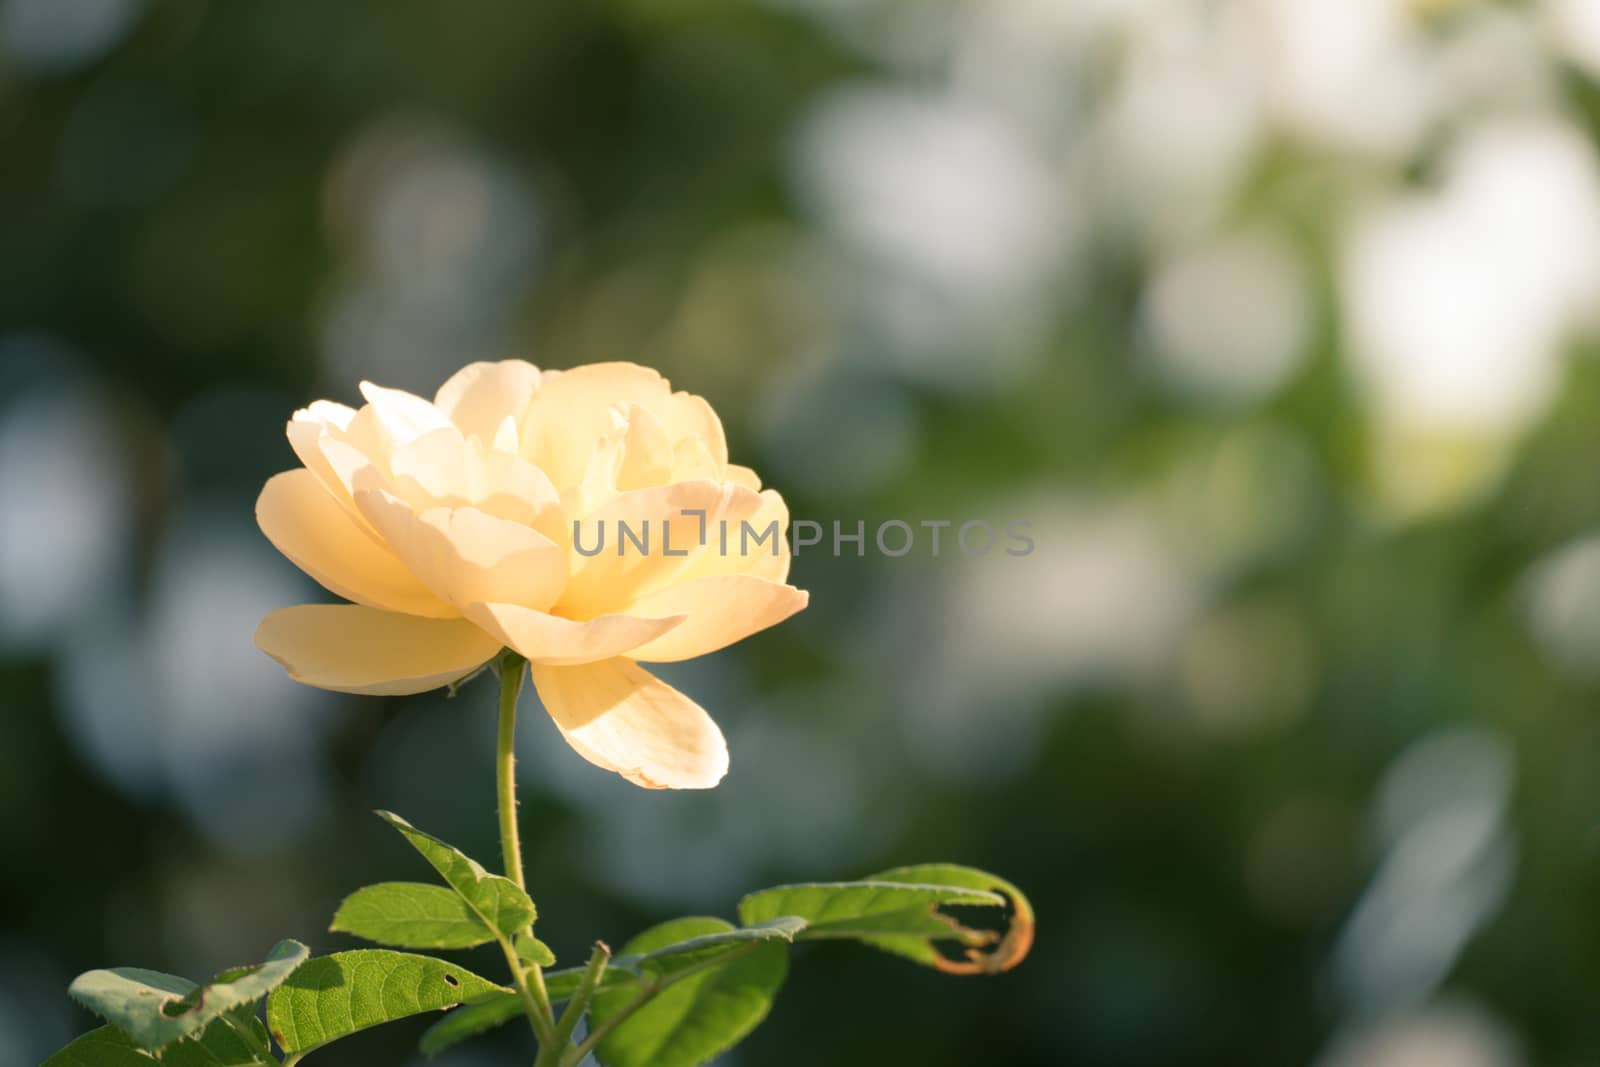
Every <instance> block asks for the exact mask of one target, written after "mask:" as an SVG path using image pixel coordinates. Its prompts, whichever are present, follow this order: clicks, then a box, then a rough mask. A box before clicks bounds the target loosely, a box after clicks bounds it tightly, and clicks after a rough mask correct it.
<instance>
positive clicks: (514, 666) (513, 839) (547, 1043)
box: [494, 649, 566, 1058]
mask: <svg viewBox="0 0 1600 1067" xmlns="http://www.w3.org/2000/svg"><path fill="white" fill-rule="evenodd" d="M494 667H495V675H496V677H497V678H498V679H499V681H500V728H499V732H498V734H497V737H496V743H495V761H494V769H495V785H496V787H497V791H498V794H497V795H498V804H497V807H498V808H499V813H500V853H501V856H502V857H503V859H504V861H505V868H506V877H507V878H509V879H511V880H512V881H513V882H515V883H516V884H517V888H519V889H523V890H526V889H527V883H526V881H525V879H524V877H523V873H522V842H521V840H520V839H519V838H518V836H517V771H516V764H517V757H516V737H517V697H518V696H519V695H520V694H521V692H522V675H523V672H524V671H525V670H526V668H527V661H526V660H524V659H523V658H522V657H521V656H519V655H517V654H516V653H515V652H512V651H510V650H509V649H508V650H506V651H505V652H502V653H501V654H500V656H499V657H498V658H497V659H496V660H495V662H494ZM500 948H501V949H502V951H504V952H505V956H506V963H507V964H508V965H509V966H510V968H511V977H512V980H513V981H514V982H515V983H516V987H517V995H518V996H519V997H520V998H521V999H522V1007H523V1010H524V1011H525V1012H526V1013H527V1016H528V1025H529V1026H531V1027H532V1028H533V1033H534V1036H535V1037H537V1038H538V1039H539V1045H540V1048H541V1049H545V1048H549V1047H551V1046H552V1045H557V1043H556V1042H555V1041H554V1040H553V1031H554V1029H555V1017H554V1015H553V1013H552V1012H551V1010H550V995H549V993H548V992H546V990H545V986H544V972H543V971H542V970H541V969H540V968H539V965H538V964H536V963H530V964H527V965H526V966H524V965H523V963H522V961H521V960H520V959H518V957H517V953H516V949H515V948H513V947H512V945H511V943H510V942H509V941H505V940H503V939H502V940H501V942H500ZM565 1043H566V1041H565V1039H563V1040H562V1041H561V1042H560V1045H564V1044H565ZM557 1047H559V1045H557ZM541 1058H542V1057H541Z"/></svg>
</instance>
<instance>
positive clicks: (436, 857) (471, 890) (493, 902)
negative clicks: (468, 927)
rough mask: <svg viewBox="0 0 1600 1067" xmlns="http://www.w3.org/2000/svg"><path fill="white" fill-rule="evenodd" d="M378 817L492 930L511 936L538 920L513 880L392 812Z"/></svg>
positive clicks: (380, 813)
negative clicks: (392, 828) (398, 833)
mask: <svg viewBox="0 0 1600 1067" xmlns="http://www.w3.org/2000/svg"><path fill="white" fill-rule="evenodd" d="M378 816H379V817H380V818H382V819H383V820H384V821H386V822H388V824H389V825H390V826H393V827H394V828H395V829H396V830H399V831H400V833H401V834H403V835H404V836H405V839H406V840H407V841H409V842H411V847H413V848H415V849H416V850H417V851H418V852H420V853H422V858H423V859H425V860H427V861H428V862H429V863H431V864H432V865H433V869H434V870H436V871H438V872H439V875H440V877H442V878H443V879H444V880H445V884H446V885H448V886H449V887H450V888H451V889H454V890H455V891H456V892H457V893H459V894H461V899H462V900H464V901H466V902H467V906H468V907H470V908H471V909H472V911H473V913H474V914H475V915H477V917H478V918H479V919H480V920H482V921H483V923H484V925H486V926H487V927H489V929H491V930H494V931H496V932H498V933H500V934H502V935H504V936H506V937H510V936H512V935H513V934H515V933H517V932H518V931H520V930H524V929H526V928H527V927H529V926H531V925H532V924H533V920H534V919H535V918H537V917H538V915H537V912H536V911H535V910H534V906H533V901H532V899H530V898H529V896H528V894H527V893H524V892H523V891H522V890H521V889H520V888H518V887H517V884H516V883H515V882H513V881H512V880H511V879H509V878H504V877H501V876H500V875H498V874H490V873H489V872H488V871H486V870H484V869H483V867H482V866H481V865H479V864H478V863H477V862H476V861H475V860H471V859H468V858H467V857H466V856H465V855H463V854H462V853H461V852H459V851H457V850H456V849H454V848H452V847H451V846H449V845H447V844H445V843H444V842H443V841H440V840H439V839H438V838H437V837H434V836H433V835H431V834H426V833H423V832H422V831H421V830H418V829H417V828H416V827H415V826H412V825H411V824H410V823H408V822H406V821H405V820H404V819H402V818H401V817H400V816H398V815H395V814H394V813H392V812H387V811H380V812H378Z"/></svg>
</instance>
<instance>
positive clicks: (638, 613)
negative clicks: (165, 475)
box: [256, 360, 807, 789]
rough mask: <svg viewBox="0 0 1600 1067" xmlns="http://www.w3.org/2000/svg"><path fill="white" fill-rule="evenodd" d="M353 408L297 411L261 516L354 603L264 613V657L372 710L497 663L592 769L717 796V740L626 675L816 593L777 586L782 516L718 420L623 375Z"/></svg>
mask: <svg viewBox="0 0 1600 1067" xmlns="http://www.w3.org/2000/svg"><path fill="white" fill-rule="evenodd" d="M361 392H362V395H363V396H364V397H365V398H366V400H367V403H366V405H365V406H363V407H362V408H361V409H360V410H352V409H350V408H348V407H345V406H343V405H341V404H334V403H329V402H327V401H322V400H319V401H317V402H316V403H314V404H312V405H311V406H310V407H308V408H306V409H304V410H302V411H297V412H295V415H294V418H293V420H292V421H291V422H290V423H289V442H290V444H291V445H293V447H294V451H295V454H296V455H298V456H299V457H300V460H301V462H302V463H304V464H305V467H304V468H303V469H300V470H292V471H288V472H286V473H283V474H279V475H277V476H275V477H273V478H272V479H271V480H270V481H268V482H267V484H266V487H265V488H263V489H262V491H261V497H260V499H259V500H258V501H257V504H256V518H257V521H258V522H259V523H260V524H261V530H262V532H263V533H265V534H266V535H267V537H268V539H269V540H271V541H272V543H273V544H274V545H275V546H277V548H278V550H279V551H280V552H282V553H283V554H284V555H285V556H287V557H289V559H290V560H292V561H293V562H294V563H295V565H296V566H298V567H299V568H300V569H301V570H303V571H305V572H306V573H307V574H309V575H310V576H311V577H312V578H315V579H316V580H317V581H318V582H319V583H321V584H322V585H323V586H324V587H326V588H327V589H328V590H329V591H330V592H332V593H335V594H337V595H338V596H341V597H344V598H345V599H347V600H350V601H353V602H354V603H351V604H308V605H302V606H299V607H291V608H284V609H282V610H279V611H275V612H273V613H272V614H270V615H268V616H267V617H266V618H265V619H264V620H263V621H262V623H261V626H260V628H259V629H258V630H257V631H256V644H257V645H258V646H259V647H260V648H261V649H262V650H263V651H264V652H266V653H267V654H268V655H270V656H272V657H273V658H274V659H276V660H277V661H278V662H279V663H281V664H283V666H284V667H285V668H286V669H287V670H288V672H289V675H290V677H292V678H294V679H295V680H296V681H299V682H304V683H306V684H307V685H314V686H319V687H321V688H323V689H336V690H340V691H342V692H348V693H376V694H397V693H418V692H422V691H424V690H428V689H434V688H437V687H439V686H442V685H446V684H448V683H450V682H453V681H455V680H456V679H458V678H460V677H462V676H463V675H465V674H468V673H470V672H471V671H473V670H475V669H476V668H477V667H479V666H481V665H482V664H484V663H486V662H487V661H488V660H490V659H492V658H493V657H494V656H495V655H496V654H498V653H499V651H500V649H501V648H502V647H509V648H512V649H514V650H516V651H517V652H519V653H521V654H522V655H523V656H525V657H526V658H527V659H528V661H529V664H530V671H531V674H532V678H533V683H534V686H535V687H536V688H537V690H538V692H539V697H540V700H541V701H542V702H543V704H544V706H545V708H546V709H547V710H548V711H549V712H550V716H551V717H552V718H553V719H554V720H555V722H556V725H557V726H558V727H560V729H561V733H562V735H563V736H564V737H566V739H567V742H568V743H569V744H571V745H572V747H573V748H574V749H576V750H577V751H578V754H579V755H581V756H583V757H584V758H585V759H587V760H589V761H590V762H592V763H595V764H597V765H599V766H601V767H605V768H607V769H609V770H613V771H616V772H617V773H618V774H621V775H622V776H623V777H625V778H627V779H628V780H629V781H632V782H636V783H638V784H639V785H643V786H648V787H651V788H671V789H692V788H704V787H708V786H712V785H715V784H716V783H717V782H718V781H719V780H721V778H722V776H723V775H724V774H725V773H726V772H727V769H728V750H727V745H726V743H725V742H724V741H723V738H722V733H721V731H719V730H718V729H717V725H716V723H715V722H713V721H712V720H711V717H710V716H709V715H707V714H706V713H705V711H704V710H703V709H702V708H701V707H700V706H699V705H697V704H695V703H694V702H693V701H692V700H690V699H689V698H688V697H686V696H684V695H683V694H682V693H679V692H678V691H677V690H675V689H673V688H672V687H671V686H668V685H667V684H665V683H664V682H661V681H660V680H658V679H657V678H656V677H655V676H653V675H652V674H650V673H649V672H648V671H646V670H645V669H644V668H642V667H640V666H639V662H640V661H644V662H649V663H664V662H674V661H678V660H685V659H691V658H693V657H695V656H700V655H704V654H705V653H707V652H713V651H715V650H717V649H719V648H723V647H725V646H727V645H730V644H732V643H733V642H735V641H738V640H739V639H741V638H743V637H746V636H747V635H749V634H753V633H755V632H757V631H759V630H763V629H765V628H767V627H768V626H772V625H774V624H775V623H778V622H781V621H782V620H784V619H786V618H788V617H789V616H790V615H793V614H794V613H795V612H797V611H799V610H800V609H801V608H803V607H805V605H806V600H807V594H806V593H805V592H804V591H802V590H799V589H796V588H794V587H793V586H790V585H788V584H786V582H785V579H786V578H787V577H788V573H789V546H788V539H787V532H788V525H789V515H788V509H787V508H786V506H785V505H784V502H783V498H782V497H780V496H779V495H778V494H777V493H776V492H774V491H773V490H771V489H766V490H763V489H761V483H760V481H759V479H757V477H756V475H755V472H753V471H751V470H750V469H749V468H747V467H740V466H735V465H733V464H730V463H729V462H728V448H727V442H726V440H725V439H724V438H723V433H722V423H721V422H720V421H719V420H718V418H717V415H716V413H715V412H714V411H712V410H711V405H709V404H707V403H706V402H705V401H704V400H703V399H701V398H700V397H698V396H694V395H692V394H689V393H681V392H680V393H674V392H672V389H671V386H670V385H668V383H667V381H666V379H664V378H662V377H661V376H660V375H659V374H657V373H656V372H655V371H652V370H649V369H647V368H645V367H639V366H635V365H634V364H631V363H603V364H594V365H590V366H585V367H578V368H576V369H574V370H569V371H544V372H540V371H539V370H538V369H537V368H535V367H534V366H532V365H531V364H528V363H524V362H521V361H515V360H514V361H508V362H504V363H474V364H472V365H471V366H469V367H466V368H465V369H463V370H462V371H460V372H459V373H458V374H456V375H455V377H453V378H451V379H450V380H449V381H448V382H446V383H445V384H444V386H443V387H442V388H440V390H439V392H438V394H437V395H436V396H435V397H434V399H433V401H432V402H431V403H430V402H429V401H427V400H424V399H422V398H421V397H417V396H413V395H411V394H410V393H405V392H400V391H398V390H393V389H383V388H380V387H378V386H375V385H372V384H371V383H363V384H362V386H361ZM774 522H775V523H776V537H775V538H772V537H768V538H766V539H765V540H762V539H761V535H762V534H765V533H767V532H768V531H769V530H770V529H771V528H772V524H773V523H774ZM575 524H576V532H577V537H578V540H577V543H576V544H574V532H575ZM641 535H642V537H641ZM602 537H603V538H604V539H605V540H604V543H603V548H601V549H600V550H599V551H596V550H595V549H596V544H597V540H598V539H599V538H602Z"/></svg>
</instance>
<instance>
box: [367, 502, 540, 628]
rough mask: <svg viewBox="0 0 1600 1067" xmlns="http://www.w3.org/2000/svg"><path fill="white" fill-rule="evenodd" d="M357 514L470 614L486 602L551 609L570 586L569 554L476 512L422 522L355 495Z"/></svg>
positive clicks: (444, 511) (442, 513)
mask: <svg viewBox="0 0 1600 1067" xmlns="http://www.w3.org/2000/svg"><path fill="white" fill-rule="evenodd" d="M356 506H358V507H359V508H360V509H361V512H362V514H364V515H365V516H366V517H367V519H368V521H370V522H371V523H372V525H373V526H375V527H377V529H378V530H379V532H380V533H382V534H383V538H384V540H385V541H387V542H388V543H389V547H390V548H392V549H394V552H395V555H397V556H399V557H400V560H401V562H403V563H404V564H405V565H406V567H407V568H408V569H409V570H410V571H411V573H413V574H415V575H416V576H417V578H418V579H420V580H421V582H422V584H423V585H425V586H427V587H428V588H429V589H431V590H432V591H433V592H434V593H436V594H437V595H438V596H440V597H441V598H443V599H445V600H447V601H449V602H450V603H452V604H454V605H456V607H458V608H465V607H466V606H467V605H469V604H478V603H483V602H486V601H490V602H506V603H512V604H521V605H523V606H525V607H530V608H539V609H543V608H547V607H549V606H550V605H551V604H552V603H553V602H554V601H555V599H556V598H557V597H558V596H560V595H561V590H562V588H563V587H564V586H565V584H566V581H567V554H566V552H565V550H563V549H562V548H561V546H559V545H557V544H556V543H555V542H553V541H551V540H550V539H549V538H548V537H546V536H544V535H543V534H541V533H539V532H538V531H537V530H531V529H529V528H528V527H526V526H523V525H521V524H520V523H515V522H508V521H507V520H505V519H497V518H495V517H494V516H493V515H489V514H486V513H484V512H482V511H479V510H478V509H477V508H433V509H431V510H429V511H425V512H422V513H421V514H420V515H419V514H418V513H416V512H414V511H412V510H411V507H410V506H409V505H408V504H407V503H406V502H405V501H403V500H401V499H400V498H399V497H397V496H395V495H394V494H393V493H390V492H388V491H386V490H383V489H368V488H363V489H360V490H358V491H357V492H356Z"/></svg>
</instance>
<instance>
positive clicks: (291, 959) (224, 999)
mask: <svg viewBox="0 0 1600 1067" xmlns="http://www.w3.org/2000/svg"><path fill="white" fill-rule="evenodd" d="M308 955H310V950H308V949H307V948H306V947H305V946H304V945H302V944H301V943H300V942H298V941H280V942H279V943H278V944H277V945H276V946H275V947H274V948H273V950H272V951H271V952H270V953H269V954H268V956H267V961H266V962H265V963H260V964H255V965H253V966H250V967H238V968H234V969H232V970H229V971H224V972H223V973H221V974H219V975H217V976H216V977H215V978H213V979H212V980H211V981H209V982H207V983H206V984H205V985H199V986H197V985H195V984H194V983H193V982H191V981H189V980H188V979H186V978H179V977H176V976H175V975H170V974H162V973H161V972H160V971H147V970H144V969H143V968H139V967H116V968H112V969H110V970H99V971H89V972H87V973H85V974H80V975H79V976H78V977H77V978H76V979H74V980H73V982H72V985H71V986H70V987H69V988H68V992H69V993H71V994H72V996H73V997H74V998H75V999H76V1000H77V1001H78V1002H79V1003H80V1004H82V1005H83V1006H84V1007H86V1008H88V1009H89V1010H90V1011H92V1012H94V1013H95V1014H96V1015H99V1016H100V1017H101V1018H103V1019H105V1020H106V1022H108V1023H110V1024H111V1025H113V1026H115V1027H116V1028H117V1029H118V1030H121V1031H122V1032H123V1033H125V1034H127V1035H128V1036H129V1037H130V1038H132V1039H133V1041H134V1043H135V1044H136V1045H138V1046H140V1047H142V1048H147V1049H160V1048H162V1047H164V1046H166V1045H170V1044H171V1043H172V1042H174V1041H178V1040H181V1039H182V1038H186V1037H194V1036H196V1035H198V1034H200V1033H201V1032H202V1031H203V1030H205V1029H206V1028H207V1027H208V1026H209V1025H210V1024H211V1022H212V1021H213V1020H215V1019H217V1018H218V1017H219V1016H221V1015H223V1014H224V1013H226V1012H230V1011H232V1010H233V1009H235V1008H238V1007H240V1006H242V1005H247V1004H253V1003H255V1002H256V1001H258V1000H260V999H261V998H262V997H264V996H266V995H267V993H268V992H270V991H271V990H272V989H274V988H275V987H276V986H277V985H278V984H279V983H280V982H282V981H283V980H284V979H286V978H288V977H289V975H290V973H291V972H293V971H294V969H295V968H296V967H298V966H300V964H301V963H303V962H304V961H305V959H306V957H307V956H308Z"/></svg>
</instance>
